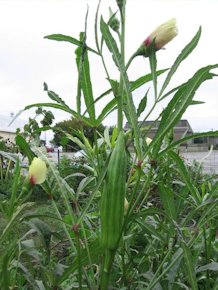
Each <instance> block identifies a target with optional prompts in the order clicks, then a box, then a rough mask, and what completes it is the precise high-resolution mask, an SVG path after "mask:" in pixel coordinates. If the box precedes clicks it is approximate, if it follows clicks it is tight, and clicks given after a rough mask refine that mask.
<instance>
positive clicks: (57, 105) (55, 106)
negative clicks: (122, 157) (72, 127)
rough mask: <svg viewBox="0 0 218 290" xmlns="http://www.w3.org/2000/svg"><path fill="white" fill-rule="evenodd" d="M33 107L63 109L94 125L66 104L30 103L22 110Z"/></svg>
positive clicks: (93, 124)
mask: <svg viewBox="0 0 218 290" xmlns="http://www.w3.org/2000/svg"><path fill="white" fill-rule="evenodd" d="M33 107H49V108H54V109H58V110H62V111H65V112H67V113H69V114H71V115H72V116H74V117H75V118H78V119H81V120H82V121H84V123H86V124H87V125H89V126H91V127H93V126H95V123H93V122H92V121H91V120H90V119H89V118H87V117H85V116H82V115H80V114H78V113H77V112H76V111H74V110H72V109H70V108H68V107H66V106H63V105H60V104H54V103H36V104H31V105H28V106H26V107H25V108H24V111H25V110H29V109H31V108H33Z"/></svg>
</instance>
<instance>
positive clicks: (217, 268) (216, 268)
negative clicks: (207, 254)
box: [196, 262, 218, 273]
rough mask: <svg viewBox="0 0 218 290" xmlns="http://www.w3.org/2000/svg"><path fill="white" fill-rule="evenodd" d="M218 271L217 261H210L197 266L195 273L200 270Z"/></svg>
mask: <svg viewBox="0 0 218 290" xmlns="http://www.w3.org/2000/svg"><path fill="white" fill-rule="evenodd" d="M208 270H210V271H218V263H217V262H211V263H209V264H206V265H204V266H201V267H199V268H197V270H196V273H200V272H205V271H208Z"/></svg>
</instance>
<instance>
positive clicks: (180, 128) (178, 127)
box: [124, 120, 193, 134]
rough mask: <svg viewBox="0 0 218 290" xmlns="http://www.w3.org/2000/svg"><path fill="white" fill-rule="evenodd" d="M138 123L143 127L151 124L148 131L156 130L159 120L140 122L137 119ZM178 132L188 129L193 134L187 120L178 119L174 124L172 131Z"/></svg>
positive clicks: (127, 124) (127, 126)
mask: <svg viewBox="0 0 218 290" xmlns="http://www.w3.org/2000/svg"><path fill="white" fill-rule="evenodd" d="M139 124H140V125H141V126H142V127H143V128H144V127H148V126H152V127H151V128H150V131H157V129H158V127H159V125H160V121H144V122H141V121H139ZM124 128H125V129H126V130H128V129H129V123H128V122H127V123H126V125H125V127H124ZM175 131H176V132H179V131H188V132H189V133H192V134H193V130H192V128H191V126H190V124H189V122H188V120H180V121H179V122H178V123H177V124H176V125H175V126H174V132H175Z"/></svg>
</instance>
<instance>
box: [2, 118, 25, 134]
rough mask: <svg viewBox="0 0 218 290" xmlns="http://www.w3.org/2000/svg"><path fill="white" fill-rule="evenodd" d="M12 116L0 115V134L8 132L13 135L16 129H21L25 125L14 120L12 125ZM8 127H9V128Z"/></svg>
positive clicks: (17, 119)
mask: <svg viewBox="0 0 218 290" xmlns="http://www.w3.org/2000/svg"><path fill="white" fill-rule="evenodd" d="M13 118H14V116H13V115H12V116H10V115H8V116H7V115H0V131H1V132H10V133H15V132H16V130H17V128H19V129H22V128H23V126H24V125H25V124H26V123H27V121H25V120H22V119H19V118H16V119H15V120H14V122H13V123H12V124H10V123H11V121H12V120H13ZM9 125H10V126H9Z"/></svg>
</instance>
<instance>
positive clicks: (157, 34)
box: [144, 18, 178, 50]
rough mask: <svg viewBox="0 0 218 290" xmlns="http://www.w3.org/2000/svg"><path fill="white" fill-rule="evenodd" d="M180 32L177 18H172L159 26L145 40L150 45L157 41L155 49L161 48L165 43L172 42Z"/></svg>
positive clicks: (146, 44) (145, 43)
mask: <svg viewBox="0 0 218 290" xmlns="http://www.w3.org/2000/svg"><path fill="white" fill-rule="evenodd" d="M177 34H178V29H177V27H176V19H175V18H173V19H170V20H168V21H167V22H165V23H163V24H161V25H160V26H158V27H157V28H156V29H155V30H154V31H153V32H152V33H151V34H150V35H149V36H148V37H147V38H146V39H145V41H144V45H145V46H146V47H148V46H149V45H150V44H151V43H152V41H153V40H154V41H155V49H156V50H159V49H161V48H162V47H164V45H165V44H167V43H168V42H170V41H171V40H172V39H173V38H174V37H175V36H176V35H177Z"/></svg>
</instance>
